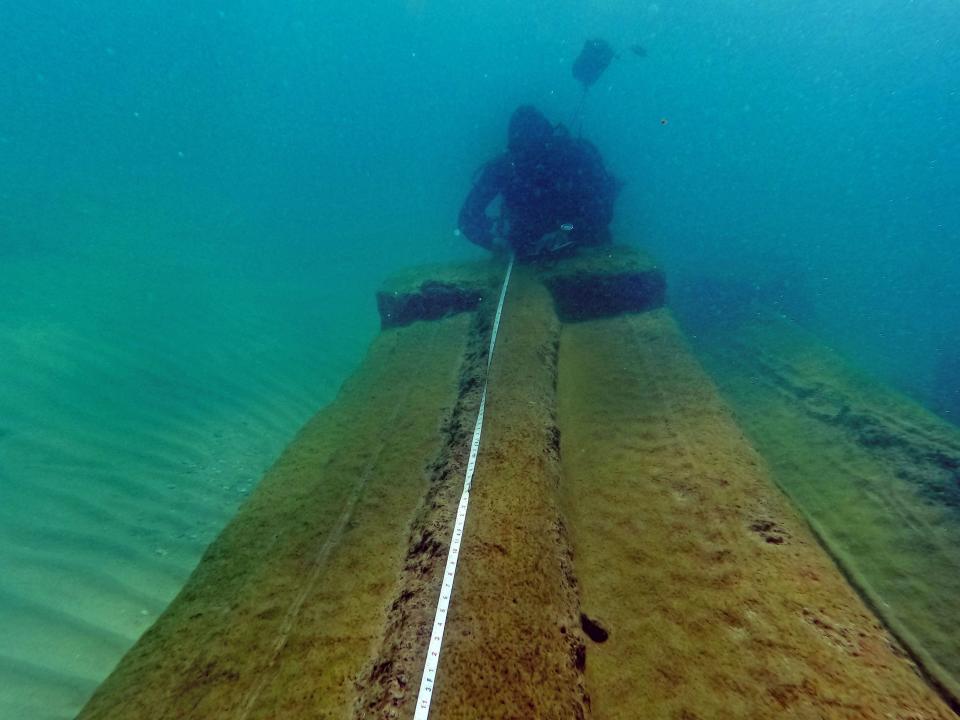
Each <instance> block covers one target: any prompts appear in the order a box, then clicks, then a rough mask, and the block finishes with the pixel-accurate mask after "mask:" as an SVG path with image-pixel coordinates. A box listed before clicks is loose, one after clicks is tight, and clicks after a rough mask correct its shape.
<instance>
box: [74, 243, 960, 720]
mask: <svg viewBox="0 0 960 720" xmlns="http://www.w3.org/2000/svg"><path fill="white" fill-rule="evenodd" d="M616 253H619V255H618V257H617V259H616V262H617V264H618V266H619V267H620V269H621V270H623V269H624V267H627V269H628V270H629V269H630V268H632V269H633V270H637V269H638V268H647V269H648V270H649V269H650V268H651V267H652V265H651V264H650V263H649V261H647V260H646V259H645V258H644V257H643V256H641V255H631V254H630V251H628V250H617V251H616ZM609 260H610V258H607V259H606V260H603V259H602V258H598V257H596V256H592V257H591V256H586V257H583V258H580V259H579V260H577V259H574V260H573V261H562V262H559V263H557V264H556V265H554V266H553V267H550V268H546V267H542V266H541V267H537V266H523V267H518V268H517V269H516V271H515V272H516V275H515V277H514V281H513V283H512V285H511V287H510V290H509V292H508V295H507V301H506V306H505V308H504V315H503V320H502V324H501V327H500V336H499V339H498V343H497V348H496V353H495V355H494V361H493V365H492V366H491V368H490V369H489V372H488V373H487V371H486V344H487V342H488V340H489V329H490V316H491V312H492V307H491V305H492V303H493V302H494V301H495V297H494V296H495V295H496V279H497V277H498V276H500V274H501V273H502V271H503V268H502V267H500V266H497V265H494V264H491V265H488V266H486V267H485V268H483V269H481V270H479V271H476V272H475V271H470V272H475V274H474V277H484V278H486V279H484V280H483V281H482V283H481V284H483V286H484V287H485V288H486V289H485V290H484V291H483V297H484V300H483V301H482V302H480V304H478V305H477V308H476V309H475V310H472V311H469V312H461V313H457V314H453V315H447V316H446V317H445V318H444V319H441V320H436V321H433V322H418V321H414V322H411V323H410V324H408V325H405V326H403V327H396V328H393V329H390V330H385V331H384V332H383V333H382V334H381V336H380V338H379V339H378V340H377V341H376V342H375V344H374V346H373V347H372V348H371V351H370V354H369V356H368V358H367V360H366V362H365V363H364V366H363V368H361V370H360V371H359V372H358V373H357V375H356V376H355V377H354V378H353V379H352V380H351V381H350V382H348V383H347V384H346V385H345V387H344V390H343V391H342V393H341V396H340V397H339V398H338V400H337V401H336V403H335V404H334V405H333V406H331V407H330V408H328V409H327V410H325V411H323V412H322V413H321V414H320V415H318V417H317V419H315V420H314V421H313V422H312V423H311V424H310V425H308V426H307V427H306V428H305V429H304V431H303V432H302V433H301V435H300V436H299V437H298V439H297V440H296V441H295V442H294V443H293V444H292V445H291V447H290V448H289V449H288V451H287V452H286V453H285V455H284V457H283V458H281V460H280V461H279V462H278V464H277V466H276V467H275V468H274V469H273V470H272V471H271V473H270V474H269V475H268V476H267V478H265V480H264V481H263V483H262V484H261V486H260V488H258V490H257V492H256V493H255V494H254V495H253V496H252V497H251V499H250V501H249V502H248V504H247V505H246V506H245V507H244V508H243V509H242V510H241V512H240V513H239V514H238V516H237V518H236V519H235V520H234V521H233V522H232V523H231V525H230V526H229V527H228V528H227V529H226V530H225V531H224V533H223V534H222V536H221V537H220V538H219V539H218V540H217V542H216V543H215V544H214V545H213V546H211V548H210V550H209V551H208V553H207V555H206V556H205V557H204V559H203V561H202V562H201V564H200V566H199V567H198V568H197V571H196V572H195V573H194V575H193V576H192V578H191V580H190V582H189V583H188V585H187V586H186V587H185V588H184V591H183V592H182V593H181V594H180V596H179V597H178V598H177V599H176V600H175V601H174V603H173V604H172V605H171V607H170V608H169V609H168V611H167V612H166V613H165V614H164V616H163V617H162V618H161V619H160V620H159V621H158V623H157V624H156V625H155V626H154V628H153V629H151V631H149V632H148V633H147V634H146V635H145V636H144V637H143V638H142V639H141V641H140V642H139V643H138V644H137V646H136V647H135V648H134V650H133V651H131V653H130V654H129V655H128V656H127V658H125V660H124V661H123V662H122V663H121V665H120V667H119V668H118V669H117V670H116V671H115V673H114V674H113V675H112V676H111V677H110V678H109V679H108V681H107V682H106V683H104V685H103V686H102V688H101V689H100V690H99V691H98V693H97V694H96V695H95V696H94V698H93V699H92V700H91V702H90V704H89V705H88V706H87V708H86V709H85V711H84V713H83V714H82V715H81V718H83V720H89V719H90V718H107V717H109V718H111V720H127V719H128V718H129V719H131V720H132V719H133V718H138V719H140V718H143V719H144V720H154V719H156V720H159V719H160V718H170V717H185V718H210V719H211V720H221V719H224V720H226V719H228V718H229V719H230V720H254V719H257V720H265V719H266V718H291V719H292V718H302V717H350V716H352V717H355V718H358V719H359V718H368V719H373V718H377V719H380V718H383V719H387V718H397V717H409V716H411V715H412V712H413V706H414V702H415V698H416V693H417V690H418V688H419V684H420V673H421V671H422V668H423V661H424V656H425V653H426V649H427V644H428V639H429V636H430V633H431V630H432V623H433V613H434V610H435V608H436V601H437V595H438V590H439V587H440V583H441V574H442V572H443V568H444V563H445V559H446V554H447V550H448V547H449V541H450V535H451V531H452V525H453V518H454V516H455V513H456V506H457V503H458V501H459V498H460V492H461V489H462V486H463V475H464V469H465V463H466V457H467V451H468V447H469V444H470V439H471V434H472V431H473V425H474V421H475V417H476V412H477V405H478V402H479V395H480V392H481V390H482V382H483V380H484V379H485V377H484V376H485V374H489V382H490V384H489V391H488V397H487V405H486V412H487V420H486V422H485V425H484V431H483V438H482V441H481V444H480V453H479V458H478V464H477V470H476V475H475V477H474V482H473V492H472V497H471V503H470V512H469V514H468V517H467V521H466V528H465V533H464V540H463V544H462V547H461V553H460V561H459V566H458V571H457V577H456V583H455V586H454V594H453V598H452V603H451V608H450V613H449V616H448V619H447V626H446V632H445V636H444V645H443V651H442V654H441V661H440V668H439V675H438V680H437V684H436V686H435V688H434V693H433V707H432V711H431V716H432V717H436V718H441V719H443V720H447V719H456V718H477V717H482V718H485V719H495V718H518V717H524V718H526V717H537V718H556V719H557V720H560V719H564V720H565V719H567V718H590V717H594V718H635V717H638V716H642V717H653V718H658V717H662V718H681V717H686V718H695V717H704V718H706V717H771V716H780V715H785V716H788V717H824V718H847V717H850V718H852V717H877V718H880V717H903V718H907V717H921V716H922V717H926V718H945V717H948V716H949V711H948V710H947V709H946V707H945V706H944V705H943V703H942V702H941V701H940V700H939V699H938V698H937V697H936V695H935V694H934V693H933V692H932V691H931V690H930V688H929V687H927V686H926V685H925V684H924V683H923V681H922V680H921V679H920V678H919V677H918V676H917V674H916V672H915V671H916V668H915V666H914V665H913V663H912V662H911V661H910V659H909V658H907V657H906V656H905V655H904V654H903V653H902V652H899V648H898V646H897V644H896V641H895V640H893V639H892V638H891V637H890V636H889V635H888V634H887V633H886V632H885V631H884V629H883V628H882V627H881V626H880V625H879V624H878V623H877V621H876V619H875V618H874V616H873V615H872V614H871V613H870V612H869V611H868V610H867V609H866V607H865V606H864V605H863V603H862V602H861V601H860V600H859V598H858V597H857V596H856V594H855V593H853V592H852V590H851V589H850V587H849V586H848V585H847V584H846V582H845V580H844V578H843V576H842V575H841V574H840V573H839V572H838V571H837V569H836V567H835V566H834V565H833V564H832V562H831V561H830V559H829V558H828V556H827V555H826V554H825V553H824V551H823V550H822V548H820V546H819V545H818V544H817V543H816V542H815V541H814V539H813V538H812V535H811V534H810V531H809V529H808V528H806V526H805V525H804V524H803V522H801V521H800V520H799V518H798V517H797V515H796V514H795V513H794V512H793V511H792V510H791V509H790V507H789V506H788V505H787V503H786V501H785V498H784V497H783V496H782V495H781V494H780V492H779V491H778V490H777V488H776V487H775V486H774V485H773V484H772V483H771V481H770V480H769V478H768V476H767V475H766V474H765V473H764V471H763V470H762V468H761V466H760V464H759V461H758V459H757V457H756V455H755V454H754V453H753V451H752V450H751V448H750V447H749V446H748V445H747V444H746V442H745V441H744V439H743V437H742V436H741V434H740V433H739V431H738V429H737V427H736V425H735V424H734V422H733V420H732V418H731V416H730V414H729V412H728V411H727V410H726V408H725V406H724V405H723V403H722V402H721V401H720V399H719V397H718V395H717V394H716V392H715V390H714V388H713V386H712V385H711V384H710V383H709V381H707V380H706V378H705V376H704V375H703V373H702V371H700V369H699V366H698V365H697V363H696V361H695V360H693V358H692V356H691V355H690V353H689V352H688V351H687V348H686V346H685V345H684V343H683V341H682V339H681V337H680V335H679V333H678V331H677V330H676V328H675V326H674V325H673V323H672V320H671V319H670V316H669V313H668V312H667V311H666V310H662V309H661V310H656V311H653V312H646V313H642V314H637V313H633V312H631V313H627V314H620V310H618V309H616V308H615V306H613V305H609V304H608V305H602V304H598V305H594V306H593V309H592V310H591V311H590V312H589V313H585V314H583V316H582V317H577V318H576V319H577V320H578V322H575V323H568V324H564V323H563V322H561V320H560V318H559V317H558V314H557V313H558V310H559V309H560V308H561V306H562V302H558V301H557V297H556V295H552V296H551V294H550V292H549V290H548V286H549V281H548V279H549V277H558V276H566V277H574V276H578V274H579V276H580V277H586V278H589V277H592V276H591V275H590V273H586V274H585V275H584V274H583V272H584V270H585V268H586V269H589V267H590V266H591V264H592V267H594V268H596V267H599V265H597V263H600V262H607V261H609ZM564 263H570V264H569V265H568V266H566V269H565V268H564ZM607 269H608V271H610V273H611V274H612V275H615V274H616V272H614V270H613V269H612V268H611V267H609V266H608V267H607ZM657 272H659V271H657ZM468 274H469V273H468ZM437 277H440V276H438V275H437V273H436V271H435V270H430V271H428V272H425V273H420V274H412V275H410V276H408V278H407V279H406V280H404V281H403V282H401V283H399V284H394V286H393V287H395V288H397V287H401V286H404V283H406V286H408V287H423V283H424V281H426V280H430V279H435V278H437ZM491 278H492V280H491ZM444 282H446V281H444ZM586 282H593V281H592V280H587V281H586ZM654 304H655V303H654ZM644 307H646V306H644ZM600 310H602V312H603V313H605V314H611V315H613V316H612V317H609V318H606V319H586V318H587V317H590V316H593V315H595V314H596V312H598V311H600ZM565 316H567V317H570V316H569V315H565ZM638 708H639V709H638Z"/></svg>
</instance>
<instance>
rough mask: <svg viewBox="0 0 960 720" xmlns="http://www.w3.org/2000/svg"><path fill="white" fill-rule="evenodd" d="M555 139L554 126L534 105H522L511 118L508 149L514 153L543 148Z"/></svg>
mask: <svg viewBox="0 0 960 720" xmlns="http://www.w3.org/2000/svg"><path fill="white" fill-rule="evenodd" d="M552 137H553V125H551V124H550V121H549V120H547V118H545V117H544V116H543V114H542V113H541V112H540V111H539V110H537V109H536V108H535V107H533V106H532V105H521V106H520V107H518V108H517V109H516V110H514V111H513V115H511V116H510V129H509V131H508V134H507V147H508V148H510V152H512V153H523V152H524V151H526V150H530V149H534V148H542V147H543V146H544V145H545V144H546V143H548V142H549V141H550V139H551V138H552Z"/></svg>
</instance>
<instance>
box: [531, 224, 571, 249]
mask: <svg viewBox="0 0 960 720" xmlns="http://www.w3.org/2000/svg"><path fill="white" fill-rule="evenodd" d="M572 245H573V238H571V237H570V232H569V231H568V230H565V229H560V230H555V231H553V232H552V233H547V234H546V235H544V236H543V237H542V238H540V242H538V243H537V252H536V254H537V255H552V254H554V253H558V252H560V251H562V250H566V249H568V248H570V247H571V246H572Z"/></svg>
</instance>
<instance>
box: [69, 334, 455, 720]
mask: <svg viewBox="0 0 960 720" xmlns="http://www.w3.org/2000/svg"><path fill="white" fill-rule="evenodd" d="M470 325H471V318H470V317H469V316H467V315H460V316H456V317H452V318H448V319H445V320H441V321H438V322H435V323H419V324H415V325H412V326H410V327H406V328H401V329H396V330H389V331H386V332H384V333H382V334H381V335H380V336H379V337H378V338H377V340H376V341H375V342H374V344H373V345H372V347H371V349H370V351H369V353H368V356H367V358H366V360H365V361H364V363H363V365H362V366H361V367H360V369H359V370H358V371H357V372H356V373H355V374H354V376H353V377H352V378H351V379H350V380H348V381H347V382H346V383H345V385H344V387H343V388H342V390H341V392H340V394H339V396H338V398H337V399H336V401H335V402H334V403H333V404H332V405H331V406H330V407H328V408H326V409H325V410H323V411H321V412H320V413H319V414H318V415H317V416H316V417H315V418H314V419H313V420H312V421H311V422H310V423H308V424H307V425H306V426H305V427H304V429H303V430H302V431H301V432H300V433H299V435H298V437H297V438H296V439H295V440H294V441H293V442H292V443H291V445H290V446H289V448H288V449H287V450H286V451H285V452H284V454H283V456H282V457H281V458H280V459H279V460H278V461H277V463H276V464H275V466H274V467H273V468H272V469H271V470H270V471H269V472H268V473H267V475H266V476H265V478H264V479H263V481H262V482H261V483H260V485H259V487H258V488H257V490H256V491H255V492H254V494H253V495H252V496H251V498H250V499H249V501H248V502H247V503H246V504H245V505H244V506H243V507H242V508H241V510H240V511H239V513H238V514H237V516H236V518H234V520H233V521H231V523H230V524H229V525H228V526H227V528H226V529H225V530H224V532H223V533H222V534H221V536H220V537H219V538H218V539H217V540H216V541H215V542H214V543H213V544H212V545H211V546H210V548H209V549H208V550H207V552H206V554H205V555H204V557H203V559H202V560H201V562H200V564H199V565H198V567H197V569H196V570H195V572H194V573H193V575H192V576H191V578H190V579H189V581H188V582H187V584H186V586H185V587H184V589H183V591H182V592H181V593H180V594H179V595H178V596H177V598H176V599H175V600H174V601H173V602H172V603H171V605H170V607H169V608H168V609H167V610H166V612H165V613H164V614H163V615H162V616H161V618H160V619H159V620H158V621H157V623H156V624H155V625H154V626H153V627H152V628H151V629H150V630H149V631H148V632H147V633H146V634H145V635H144V636H143V637H142V638H141V639H140V641H139V642H138V643H137V644H136V645H135V646H134V648H133V649H132V650H131V651H130V652H129V653H128V654H127V656H126V657H125V658H124V659H123V661H122V662H121V663H120V665H119V666H118V667H117V669H116V670H115V671H114V673H113V674H112V675H111V676H110V677H109V678H108V679H107V680H106V681H105V682H104V683H103V685H102V686H101V687H100V688H99V689H98V691H97V692H96V693H95V695H94V696H93V698H92V699H91V700H90V702H89V703H88V704H87V706H86V707H85V709H84V710H83V711H82V712H81V714H80V717H81V718H83V719H84V720H88V719H93V718H110V720H123V719H126V718H129V719H131V720H134V719H136V720H152V719H154V718H156V719H158V720H159V719H160V718H204V719H210V720H219V719H221V718H223V719H227V718H229V719H230V720H242V719H251V720H252V719H254V718H290V719H293V718H303V717H326V716H331V715H334V716H343V715H345V714H348V713H349V712H350V710H351V709H352V708H353V706H354V703H355V701H356V694H357V693H356V687H355V679H356V678H357V676H358V675H359V674H360V672H361V670H362V668H363V667H364V664H365V663H366V662H367V660H368V658H369V656H370V654H371V652H372V651H373V649H374V648H375V647H376V644H377V642H378V641H379V638H380V636H381V634H382V628H383V622H384V614H385V608H386V606H387V603H388V601H389V599H390V596H391V592H392V590H393V587H394V582H395V578H396V574H397V568H398V567H400V566H401V565H402V563H403V560H404V557H405V555H406V552H407V542H406V539H407V535H408V531H409V530H408V528H409V523H410V521H411V520H412V518H413V516H414V514H415V512H416V509H417V507H418V506H419V503H420V501H421V499H422V497H423V495H424V493H425V491H426V489H427V479H426V477H425V474H424V469H425V468H426V467H427V466H428V465H429V463H430V462H432V461H433V460H434V458H436V457H437V456H438V454H439V453H440V452H441V446H442V444H443V438H442V437H441V434H440V432H439V428H440V426H441V424H442V422H443V420H444V417H445V416H446V415H447V413H448V412H449V408H450V407H451V406H452V405H453V404H454V402H455V400H456V396H457V387H458V385H457V380H458V372H459V370H460V366H461V364H462V362H463V354H464V348H465V346H466V342H467V337H468V334H469V331H470Z"/></svg>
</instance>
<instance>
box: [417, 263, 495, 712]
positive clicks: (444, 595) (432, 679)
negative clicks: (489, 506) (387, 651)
mask: <svg viewBox="0 0 960 720" xmlns="http://www.w3.org/2000/svg"><path fill="white" fill-rule="evenodd" d="M512 272H513V255H511V256H510V262H509V263H508V264H507V273H506V275H505V276H504V278H503V286H502V287H501V288H500V300H499V302H498V303H497V312H496V314H495V315H494V318H493V329H492V331H491V333H490V348H489V349H488V350H487V369H488V370H489V369H490V364H491V363H492V362H493V348H494V346H495V345H496V343H497V332H498V331H499V330H500V317H501V315H502V314H503V301H504V299H505V298H506V297H507V285H508V284H509V283H510V274H511V273H512ZM486 405H487V380H486V379H484V382H483V392H482V393H481V394H480V409H479V410H478V411H477V422H476V424H475V425H474V427H473V440H471V442H470V457H469V459H468V460H467V471H466V474H465V476H464V479H463V492H462V493H461V495H460V504H459V505H458V506H457V517H456V520H455V522H454V525H453V535H452V536H451V538H450V549H449V550H448V551H447V565H446V567H445V568H444V573H443V583H442V584H441V585H440V598H439V600H438V601H437V611H436V613H435V615H434V620H433V632H432V633H431V634H430V644H429V646H428V647H427V657H426V660H425V661H424V664H423V675H422V677H421V679H420V693H419V695H418V696H417V705H416V710H415V711H414V715H413V718H414V720H427V717H428V716H429V714H430V701H431V699H432V698H433V688H434V685H435V684H436V680H437V667H438V665H439V664H440V647H441V645H442V644H443V630H444V627H445V625H446V618H447V611H448V610H449V609H450V598H451V596H452V595H453V579H454V577H455V576H456V573H457V560H458V559H459V558H460V543H461V542H462V540H463V527H464V524H465V523H466V520H467V506H468V505H469V504H470V488H471V486H472V485H473V473H474V470H476V467H477V455H478V454H479V451H480V434H481V432H482V430H483V414H484V410H485V409H486Z"/></svg>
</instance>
